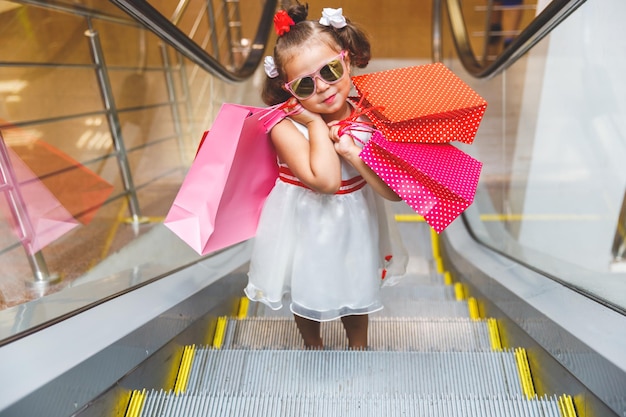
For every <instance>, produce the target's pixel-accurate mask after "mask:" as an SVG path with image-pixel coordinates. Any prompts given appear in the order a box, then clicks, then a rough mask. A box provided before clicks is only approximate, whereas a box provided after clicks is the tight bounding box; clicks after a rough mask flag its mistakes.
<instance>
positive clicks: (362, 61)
mask: <svg viewBox="0 0 626 417" xmlns="http://www.w3.org/2000/svg"><path fill="white" fill-rule="evenodd" d="M285 10H286V11H287V14H289V17H291V18H292V19H293V21H294V22H295V24H294V25H293V26H291V28H290V30H289V32H286V33H284V34H283V35H281V36H279V37H278V40H277V41H276V46H274V63H275V64H276V69H277V70H278V76H277V77H275V78H270V77H266V78H265V83H264V84H263V91H262V93H261V98H262V99H263V101H264V102H265V104H267V105H270V106H271V105H274V104H278V103H282V102H284V101H287V100H288V99H289V98H290V97H291V94H290V93H289V92H288V91H286V90H285V89H284V88H283V86H284V84H285V83H286V82H287V79H286V75H285V69H284V65H285V63H287V62H288V61H289V60H290V59H291V58H292V57H293V56H294V55H296V54H298V53H300V50H301V47H302V46H304V45H305V44H306V43H310V42H312V41H313V42H315V41H317V42H323V43H325V44H327V45H328V46H329V47H330V48H332V49H334V50H336V51H337V53H339V52H340V51H342V50H345V51H347V53H348V57H349V59H350V64H351V65H354V66H355V67H357V68H365V67H366V66H367V64H368V63H369V61H370V42H369V40H368V38H367V35H366V34H365V32H363V31H362V30H361V29H359V28H358V27H357V26H356V25H354V24H353V23H351V22H350V20H348V19H346V23H347V25H346V26H345V27H343V28H340V29H337V28H335V27H333V26H324V25H322V24H320V23H319V22H317V21H313V20H306V18H307V15H308V11H309V6H308V4H300V3H297V4H295V5H292V6H289V7H287V8H285Z"/></svg>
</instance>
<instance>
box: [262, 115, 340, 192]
mask: <svg viewBox="0 0 626 417" xmlns="http://www.w3.org/2000/svg"><path fill="white" fill-rule="evenodd" d="M291 118H292V119H294V120H296V121H297V122H299V123H302V124H304V125H305V126H306V127H307V129H308V130H309V139H308V140H307V139H306V138H305V137H304V135H302V133H300V131H299V130H298V129H297V128H296V126H295V125H294V124H293V122H292V121H291V120H288V119H285V120H283V121H281V122H280V123H278V124H277V125H276V126H274V128H273V129H272V131H271V134H270V135H271V138H272V143H273V144H274V147H275V149H276V153H277V154H278V158H279V159H280V161H281V162H283V163H285V164H287V166H288V167H289V169H290V170H291V172H293V174H294V175H295V176H296V177H298V179H299V180H300V181H302V182H303V183H304V184H305V185H306V186H308V187H309V188H311V189H313V190H315V191H317V192H319V193H324V194H334V193H335V192H337V190H339V187H340V186H341V164H340V160H339V155H337V152H336V151H335V148H334V145H333V142H332V140H331V139H330V137H329V128H328V126H327V125H326V123H325V122H324V120H322V117H321V116H320V115H318V114H314V113H311V112H309V111H307V110H304V111H302V112H301V113H300V114H297V115H294V116H291Z"/></svg>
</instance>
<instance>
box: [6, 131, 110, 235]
mask: <svg viewBox="0 0 626 417" xmlns="http://www.w3.org/2000/svg"><path fill="white" fill-rule="evenodd" d="M11 149H12V150H13V151H15V153H16V154H17V155H19V157H20V158H21V159H22V161H24V163H25V164H26V165H27V166H28V167H29V169H30V170H32V171H33V172H34V173H35V175H36V176H37V177H39V179H40V180H41V182H42V183H43V184H44V185H45V186H46V187H47V188H48V190H50V192H51V193H52V194H53V195H54V196H55V197H56V198H57V199H58V200H59V202H60V203H61V204H62V205H63V206H64V207H65V208H66V209H67V211H69V212H70V213H72V215H73V216H74V217H75V218H76V219H78V220H79V221H80V222H81V223H83V224H89V223H90V222H91V221H92V220H93V219H94V217H95V216H96V214H97V211H98V209H100V207H102V205H103V204H104V203H105V202H106V200H107V198H109V196H110V195H111V193H112V192H113V185H112V184H110V183H109V182H107V181H106V180H104V179H103V178H102V177H100V176H99V175H98V174H96V173H95V172H93V171H92V170H90V169H89V168H87V167H86V166H84V165H83V164H81V163H80V162H78V161H76V160H75V159H74V158H72V157H71V156H69V155H68V154H66V153H65V152H63V151H61V150H60V149H58V148H56V147H54V146H52V145H50V144H49V143H46V142H44V141H42V140H35V141H33V142H30V143H29V144H28V145H27V146H19V145H18V146H12V147H11Z"/></svg>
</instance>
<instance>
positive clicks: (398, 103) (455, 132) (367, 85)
mask: <svg viewBox="0 0 626 417" xmlns="http://www.w3.org/2000/svg"><path fill="white" fill-rule="evenodd" d="M352 81H353V83H354V85H355V87H356V90H357V91H358V92H359V95H360V96H361V97H362V98H363V99H364V103H365V106H366V107H373V110H372V111H371V113H369V116H370V118H371V119H372V122H374V125H375V126H376V128H377V129H379V130H380V131H381V132H382V133H383V135H384V136H385V138H387V139H388V140H390V141H396V142H419V143H448V142H452V141H459V142H464V143H472V142H473V140H474V137H475V136H476V132H477V131H478V127H479V125H480V122H481V120H482V118H483V115H484V113H485V109H486V108H487V102H486V101H485V100H484V99H483V98H482V97H481V96H479V95H478V93H476V92H475V91H474V90H472V88H470V87H469V85H467V84H466V83H465V82H464V81H463V80H461V79H460V78H459V77H458V76H457V75H456V74H454V73H453V72H452V71H450V70H449V69H448V68H447V67H446V66H445V65H443V64H441V63H433V64H426V65H417V66H412V67H406V68H395V69H391V70H386V71H378V72H373V73H370V74H363V75H358V76H355V77H352Z"/></svg>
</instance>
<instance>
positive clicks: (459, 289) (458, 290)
mask: <svg viewBox="0 0 626 417" xmlns="http://www.w3.org/2000/svg"><path fill="white" fill-rule="evenodd" d="M454 297H455V298H456V300H457V301H463V300H465V287H463V284H462V283H460V282H457V283H455V284H454Z"/></svg>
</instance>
